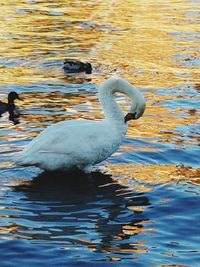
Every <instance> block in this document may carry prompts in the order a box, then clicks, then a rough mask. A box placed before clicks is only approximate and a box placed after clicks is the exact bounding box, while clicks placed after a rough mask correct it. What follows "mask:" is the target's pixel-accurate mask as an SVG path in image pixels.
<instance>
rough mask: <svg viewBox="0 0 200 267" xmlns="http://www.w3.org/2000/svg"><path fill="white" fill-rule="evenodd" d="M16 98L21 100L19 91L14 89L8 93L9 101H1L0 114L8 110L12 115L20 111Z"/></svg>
mask: <svg viewBox="0 0 200 267" xmlns="http://www.w3.org/2000/svg"><path fill="white" fill-rule="evenodd" d="M15 99H19V100H21V98H20V97H19V95H18V93H16V92H14V91H12V92H10V93H9V94H8V103H5V102H2V101H0V116H1V115H2V114H3V113H5V112H7V111H8V112H9V114H10V115H14V114H15V113H19V107H17V106H16V105H15V103H14V102H15Z"/></svg>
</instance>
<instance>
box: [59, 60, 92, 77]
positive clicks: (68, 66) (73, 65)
mask: <svg viewBox="0 0 200 267" xmlns="http://www.w3.org/2000/svg"><path fill="white" fill-rule="evenodd" d="M63 69H64V71H65V73H79V72H85V73H86V74H91V73H92V65H91V64H90V63H88V62H86V63H84V62H81V61H76V60H66V61H64V67H63Z"/></svg>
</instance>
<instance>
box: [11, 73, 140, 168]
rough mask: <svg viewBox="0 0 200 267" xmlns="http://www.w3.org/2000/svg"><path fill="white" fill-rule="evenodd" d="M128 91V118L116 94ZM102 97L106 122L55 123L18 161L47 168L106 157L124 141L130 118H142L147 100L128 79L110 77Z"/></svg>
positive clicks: (86, 163)
mask: <svg viewBox="0 0 200 267" xmlns="http://www.w3.org/2000/svg"><path fill="white" fill-rule="evenodd" d="M115 92H122V93H125V94H127V95H128V96H129V97H130V98H131V100H132V105H131V110H130V111H131V113H128V115H127V116H125V117H124V114H123V111H122V110H121V108H120V107H119V105H118V104H117V103H116V102H115V100H114V93H115ZM99 100H100V103H101V105H102V107H103V111H104V113H105V119H104V120H102V121H90V120H70V121H62V122H59V123H56V124H53V125H51V126H50V127H48V128H47V129H45V130H44V131H42V132H41V133H40V134H39V135H38V136H37V137H36V138H35V139H33V140H32V141H31V142H30V143H29V144H28V145H27V147H26V148H25V149H24V151H23V152H22V153H21V154H20V155H19V156H17V157H16V160H15V161H16V163H18V164H20V165H24V166H29V165H34V166H38V167H40V168H41V169H44V170H59V169H66V170H68V169H75V168H78V169H82V170H84V171H85V172H89V171H90V169H91V166H92V165H94V164H96V163H99V162H101V161H103V160H105V159H106V158H107V157H109V156H110V155H112V153H113V152H115V151H116V150H117V149H118V147H119V145H120V144H121V143H122V141H123V139H124V136H125V134H126V131H127V123H126V121H127V120H129V119H133V116H134V119H138V118H139V117H140V116H142V114H143V112H144V109H145V101H144V98H143V96H142V95H141V94H140V92H139V91H138V90H136V89H135V88H134V87H133V86H132V85H130V84H129V83H128V82H127V81H125V80H120V79H115V78H111V79H108V80H107V81H106V82H105V83H104V84H103V85H102V86H100V90H99Z"/></svg>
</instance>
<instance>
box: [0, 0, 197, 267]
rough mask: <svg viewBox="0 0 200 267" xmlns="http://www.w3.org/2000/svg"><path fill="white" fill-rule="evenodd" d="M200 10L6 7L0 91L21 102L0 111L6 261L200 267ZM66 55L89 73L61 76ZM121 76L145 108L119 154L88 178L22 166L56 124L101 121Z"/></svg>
mask: <svg viewBox="0 0 200 267" xmlns="http://www.w3.org/2000/svg"><path fill="white" fill-rule="evenodd" d="M198 14H199V6H198V4H197V1H192V0H191V1H189V0H184V1H172V0H169V1H163V0H159V1H156V2H155V1H151V0H150V1H149V0H148V1H147V0H144V1H129V0H126V1H107V0H102V1H98V3H95V2H90V1H45V0H44V1H25V0H19V1H18V2H16V3H14V2H13V1H6V3H1V4H0V17H1V28H0V41H1V44H2V45H1V48H0V80H1V82H0V97H1V99H2V100H4V99H6V96H7V94H8V92H9V91H11V90H14V91H17V92H18V93H19V94H20V96H21V97H22V98H23V101H21V102H18V104H19V105H20V107H21V109H22V112H21V115H20V117H19V118H17V119H16V118H15V120H14V121H13V120H10V119H11V118H10V119H9V115H8V114H3V115H2V117H0V148H1V149H0V185H1V187H0V189H1V190H0V198H1V206H0V214H1V220H0V234H1V235H0V255H1V256H0V258H1V266H47V265H48V266H107V265H112V266H136V267H137V266H144V267H146V266H147V267H149V266H152V267H153V266H156V267H158V266H159V267H160V266H172V265H176V266H199V262H200V254H199V228H200V225H199V222H200V216H199V205H198V201H199V184H200V169H199V167H200V161H199V153H200V149H199V132H200V126H199V100H200V98H199V90H200V83H199V62H200V61H199V56H198V54H199V42H198V41H199V17H198ZM66 58H70V59H75V60H82V61H88V62H91V64H92V65H93V72H92V74H91V75H85V74H80V75H70V76H67V75H65V74H64V72H63V69H62V66H63V63H62V62H63V60H65V59H66ZM116 74H117V75H118V76H120V77H124V78H126V79H128V80H129V81H130V82H131V83H132V84H134V85H135V86H136V87H137V88H138V89H139V90H140V91H141V92H142V93H143V94H144V96H145V99H146V101H147V109H146V112H145V114H144V116H143V117H142V118H140V120H138V121H134V122H131V123H130V125H129V130H128V134H127V137H126V139H125V141H124V143H123V144H122V146H121V147H120V149H119V150H118V151H117V152H116V153H115V154H113V155H112V156H111V157H110V158H108V159H107V160H106V161H104V162H102V163H101V164H99V165H98V166H97V169H96V171H94V172H93V173H92V174H90V175H84V174H82V173H64V172H59V173H58V172H53V173H42V172H41V170H39V169H38V168H34V167H28V168H23V167H18V166H15V164H14V163H13V162H12V160H11V158H12V156H14V155H15V154H16V153H17V152H19V151H21V150H22V149H23V147H24V146H25V145H26V144H27V143H28V142H29V141H30V140H32V138H33V137H35V136H36V135H37V134H38V133H39V132H41V130H43V129H44V128H46V127H47V126H48V125H51V124H52V123H55V122H58V121H62V120H65V119H77V118H82V119H95V120H99V119H101V118H102V117H103V114H102V112H101V108H100V106H99V104H98V99H97V95H96V93H97V91H98V85H99V84H100V83H101V82H103V81H104V80H105V79H106V78H108V77H110V76H111V75H116ZM117 99H118V102H119V103H120V104H121V105H122V107H123V108H124V109H125V110H127V108H128V105H127V99H126V98H125V97H123V96H121V95H119V96H118V97H117Z"/></svg>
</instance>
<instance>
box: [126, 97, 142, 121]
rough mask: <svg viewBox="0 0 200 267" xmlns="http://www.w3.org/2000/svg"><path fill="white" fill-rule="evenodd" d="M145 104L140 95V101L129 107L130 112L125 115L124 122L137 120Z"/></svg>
mask: <svg viewBox="0 0 200 267" xmlns="http://www.w3.org/2000/svg"><path fill="white" fill-rule="evenodd" d="M145 107H146V103H145V100H144V98H143V96H142V95H140V99H139V101H138V102H137V104H136V105H135V104H133V105H132V106H131V109H130V112H129V113H127V114H126V116H125V117H124V121H125V122H127V121H130V120H137V119H139V118H140V117H141V116H142V115H143V114H144V111H145Z"/></svg>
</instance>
